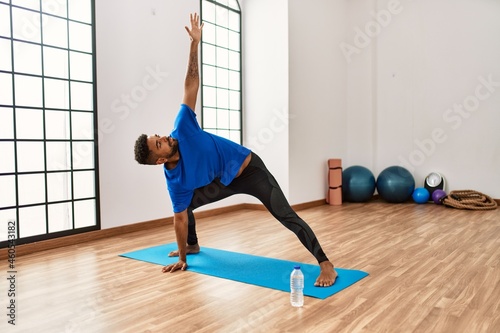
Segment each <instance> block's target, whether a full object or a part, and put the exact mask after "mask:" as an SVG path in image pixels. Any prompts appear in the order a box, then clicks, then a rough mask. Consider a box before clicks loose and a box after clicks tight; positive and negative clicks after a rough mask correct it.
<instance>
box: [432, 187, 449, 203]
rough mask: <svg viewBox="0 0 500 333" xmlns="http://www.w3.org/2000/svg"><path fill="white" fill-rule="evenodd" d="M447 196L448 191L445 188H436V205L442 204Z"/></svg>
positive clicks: (434, 195)
mask: <svg viewBox="0 0 500 333" xmlns="http://www.w3.org/2000/svg"><path fill="white" fill-rule="evenodd" d="M445 196H446V192H445V191H443V190H435V191H434V192H432V200H433V201H434V203H435V204H436V205H442V204H443V202H442V199H443V198H444V197H445Z"/></svg>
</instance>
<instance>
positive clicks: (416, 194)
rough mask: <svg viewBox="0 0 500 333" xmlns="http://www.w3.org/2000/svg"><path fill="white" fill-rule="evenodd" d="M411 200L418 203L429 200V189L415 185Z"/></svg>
mask: <svg viewBox="0 0 500 333" xmlns="http://www.w3.org/2000/svg"><path fill="white" fill-rule="evenodd" d="M411 196H412V198H413V201H415V202H416V203H418V204H423V203H426V202H428V201H429V197H430V196H431V195H430V193H429V191H428V190H427V189H426V188H424V187H417V188H416V189H415V190H414V191H413V193H412V195H411Z"/></svg>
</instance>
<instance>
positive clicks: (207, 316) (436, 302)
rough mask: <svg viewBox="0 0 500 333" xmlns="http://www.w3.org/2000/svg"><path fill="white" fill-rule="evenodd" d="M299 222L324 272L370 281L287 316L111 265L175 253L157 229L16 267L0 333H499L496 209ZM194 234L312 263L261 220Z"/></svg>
mask: <svg viewBox="0 0 500 333" xmlns="http://www.w3.org/2000/svg"><path fill="white" fill-rule="evenodd" d="M299 215H301V217H303V218H304V219H305V220H306V221H307V222H308V223H309V224H310V225H311V227H312V228H313V229H314V230H315V232H316V235H317V236H318V238H319V240H320V242H321V244H322V245H323V248H324V250H325V252H326V253H327V254H328V256H329V257H330V259H331V261H332V262H333V263H334V265H335V266H337V267H343V268H353V269H360V270H364V271H367V272H368V273H369V274H370V275H369V276H368V277H367V278H365V279H363V280H361V281H360V282H358V283H357V284H355V285H353V286H351V287H349V288H347V289H345V290H343V291H341V292H340V293H338V294H335V295H333V296H332V297H329V298H327V299H325V300H318V299H314V298H309V297H306V298H305V305H304V307H303V308H298V309H297V308H292V307H291V306H290V304H289V295H288V293H285V292H281V291H275V290H270V289H265V288H260V287H256V286H251V285H246V284H242V283H238V282H234V281H230V280H224V279H219V278H215V277H210V276H205V275H201V274H195V273H191V272H189V271H186V272H177V273H174V274H162V273H161V272H160V270H161V267H160V266H156V265H152V264H148V263H144V262H140V261H135V260H130V259H125V258H122V257H119V256H118V255H119V254H120V253H124V252H128V251H132V250H136V249H141V248H144V247H148V246H152V245H158V244H163V243H167V242H172V241H174V240H175V237H174V233H173V230H172V229H173V228H172V225H166V226H165V227H162V228H157V229H151V230H144V231H141V232H136V233H130V234H125V235H122V236H120V237H113V238H109V239H103V240H97V241H93V242H89V243H85V244H80V245H74V246H70V247H66V248H62V249H55V250H49V251H44V252H40V253H37V254H31V255H26V256H21V257H19V258H17V269H18V276H17V295H16V301H17V306H18V308H17V320H16V323H17V325H16V327H15V329H13V327H11V326H10V325H7V323H6V322H7V318H6V316H5V314H4V313H5V312H6V310H5V304H4V302H2V308H3V309H4V310H3V311H2V316H1V318H2V319H1V322H0V331H1V332H36V333H42V332H51V333H52V332H64V333H69V332H85V333H86V332H106V333H114V332H133V333H137V332H176V333H183V332H231V333H232V332H398V333H399V332H439V333H441V332H453V333H457V332H466V333H474V332H500V209H497V210H494V211H485V212H480V211H463V210H458V209H453V208H445V207H443V206H437V205H434V204H426V205H416V204H398V205H394V204H386V203H382V202H370V203H366V204H344V205H343V206H337V207H334V206H328V205H324V206H320V207H316V208H311V209H307V210H302V211H300V212H299ZM198 232H199V236H200V242H201V245H202V246H203V245H205V246H209V247H215V248H219V249H224V250H231V251H238V252H245V253H249V254H255V255H262V256H270V257H275V258H281V259H287V260H293V261H301V262H307V263H315V261H314V258H313V257H312V256H311V255H310V254H309V253H308V252H307V251H306V250H305V249H304V248H303V247H302V245H301V244H300V243H299V241H298V240H297V239H296V238H295V235H294V234H292V233H291V232H289V231H288V230H286V229H285V228H283V227H282V226H281V224H279V223H278V222H277V221H275V220H274V219H273V218H272V217H271V216H270V215H269V213H267V212H266V211H258V210H241V211H237V212H232V213H229V214H224V215H218V216H213V217H207V218H203V219H199V220H198ZM1 267H2V269H3V270H4V272H6V271H7V265H6V264H4V263H2V266H1ZM263 273H265V272H263ZM309 282H310V281H309ZM0 285H1V290H0V292H1V293H2V300H4V299H5V298H4V295H5V293H6V290H7V285H6V280H5V279H4V278H2V282H1V284H0ZM5 327H6V328H7V330H5V329H4V328H5Z"/></svg>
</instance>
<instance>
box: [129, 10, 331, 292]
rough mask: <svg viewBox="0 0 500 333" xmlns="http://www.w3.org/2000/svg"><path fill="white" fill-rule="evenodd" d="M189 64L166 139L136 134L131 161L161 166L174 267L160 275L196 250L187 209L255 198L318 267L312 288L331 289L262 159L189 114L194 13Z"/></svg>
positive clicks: (317, 249) (326, 268) (310, 237)
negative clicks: (229, 199) (170, 207)
mask: <svg viewBox="0 0 500 333" xmlns="http://www.w3.org/2000/svg"><path fill="white" fill-rule="evenodd" d="M190 20H191V29H189V28H188V27H185V28H186V31H187V32H188V34H189V37H190V39H191V45H190V50H189V62H188V69H187V74H186V79H185V83H184V98H183V101H182V104H181V108H180V111H179V113H178V115H177V118H176V120H175V123H174V130H173V131H172V133H171V134H170V135H169V136H168V137H166V136H162V137H160V136H159V135H152V136H149V137H147V136H146V135H145V134H142V135H141V136H140V137H139V138H138V139H137V141H136V143H135V159H136V160H137V162H139V163H141V164H150V165H157V164H160V165H163V168H164V173H165V177H166V180H167V185H168V191H169V193H170V198H171V200H172V205H173V210H174V230H175V235H176V239H177V246H178V250H177V251H173V252H171V253H170V254H169V256H179V260H178V262H177V263H175V264H172V265H168V266H165V267H164V268H163V270H162V271H163V272H164V273H165V272H171V273H172V272H175V271H177V270H185V269H186V268H187V267H188V265H187V260H186V254H188V253H197V252H199V250H200V247H199V245H198V238H197V236H196V228H195V219H194V215H193V210H194V209H196V208H198V207H200V206H202V205H205V204H208V203H211V202H215V201H218V200H221V199H223V198H226V197H228V196H230V195H233V194H237V193H244V194H250V195H252V196H254V197H256V198H258V199H259V200H260V201H261V202H262V203H263V204H264V205H265V206H266V208H267V209H268V210H269V212H270V213H271V214H272V215H273V216H274V217H275V218H276V219H277V220H279V221H280V222H281V223H282V224H283V225H284V226H285V227H287V228H288V229H290V230H291V231H293V232H294V233H295V234H296V235H297V237H298V238H299V240H300V241H301V242H302V244H303V245H304V246H305V247H306V248H307V249H308V250H309V252H311V254H313V255H314V257H315V258H316V259H317V260H318V263H319V265H320V270H321V271H320V275H319V277H318V278H317V280H316V282H315V286H321V287H327V286H331V285H332V284H333V283H334V282H335V279H336V278H337V273H336V272H335V270H334V269H333V265H332V264H331V263H330V261H329V260H328V258H327V257H326V255H325V253H324V252H323V250H322V248H321V246H320V244H319V242H318V240H317V239H316V236H315V235H314V232H313V231H312V229H311V228H310V227H309V226H308V225H307V224H306V223H305V222H304V221H303V220H302V219H301V218H300V217H299V216H298V215H297V214H296V213H295V212H294V211H293V209H292V208H291V207H290V205H289V204H288V202H287V200H286V198H285V196H284V194H283V192H282V191H281V189H280V187H279V185H278V183H277V182H276V180H275V179H274V177H273V176H272V175H271V173H270V172H269V171H268V170H267V168H266V166H265V165H264V163H263V162H262V160H261V159H260V158H259V157H258V156H257V155H256V154H255V153H253V152H251V151H250V150H249V149H247V148H245V147H243V146H241V145H238V144H236V143H234V142H232V141H229V140H227V139H224V138H221V137H218V136H215V135H213V134H210V133H207V132H205V131H203V130H202V129H201V128H200V126H199V124H198V122H197V121H196V114H195V112H194V109H195V105H196V99H197V96H198V88H199V85H200V82H199V70H198V44H199V43H200V39H201V30H202V28H203V24H201V25H200V24H199V23H200V22H199V16H198V15H197V14H194V15H193V14H191V15H190Z"/></svg>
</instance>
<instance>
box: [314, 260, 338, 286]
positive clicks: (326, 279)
mask: <svg viewBox="0 0 500 333" xmlns="http://www.w3.org/2000/svg"><path fill="white" fill-rule="evenodd" d="M319 268H320V270H321V272H320V273H319V276H318V278H317V279H316V282H315V283H314V285H315V286H316V287H329V286H331V285H333V284H334V283H335V280H336V279H337V272H336V271H335V269H333V264H332V263H331V262H329V261H323V262H322V263H320V264H319Z"/></svg>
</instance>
